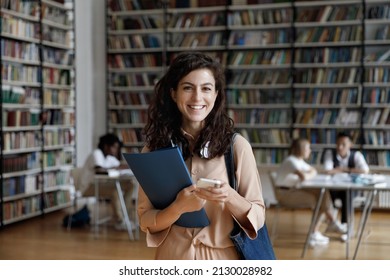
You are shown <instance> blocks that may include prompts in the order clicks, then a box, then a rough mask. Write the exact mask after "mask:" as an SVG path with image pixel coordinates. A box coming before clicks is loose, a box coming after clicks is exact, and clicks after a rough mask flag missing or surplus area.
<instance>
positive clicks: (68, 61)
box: [43, 47, 74, 66]
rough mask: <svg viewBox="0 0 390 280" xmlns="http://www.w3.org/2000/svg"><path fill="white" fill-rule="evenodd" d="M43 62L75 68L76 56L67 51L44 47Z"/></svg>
mask: <svg viewBox="0 0 390 280" xmlns="http://www.w3.org/2000/svg"><path fill="white" fill-rule="evenodd" d="M43 61H44V62H45V63H52V64H59V65H69V66H73V64H74V55H73V54H72V53H70V52H69V51H66V50H61V49H53V48H47V47H44V48H43Z"/></svg>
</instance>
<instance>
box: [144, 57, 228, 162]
mask: <svg viewBox="0 0 390 280" xmlns="http://www.w3.org/2000/svg"><path fill="white" fill-rule="evenodd" d="M198 69H208V70H210V71H211V72H212V73H213V76H214V79H215V89H216V91H217V92H218V94H217V98H216V100H215V104H214V108H213V109H212V111H211V112H210V114H209V115H208V116H207V117H206V119H205V126H204V128H203V129H202V131H201V133H200V135H199V138H198V140H197V142H196V145H195V148H194V151H193V152H194V153H196V154H198V155H200V151H201V149H202V148H204V147H205V145H206V143H207V142H209V141H210V143H209V146H208V158H209V159H211V158H215V157H218V156H222V155H223V154H224V153H225V152H226V151H227V149H228V147H229V145H230V141H231V138H232V134H233V132H234V129H233V120H232V119H231V118H229V116H228V115H227V113H226V110H225V102H226V95H225V73H224V69H223V67H222V66H221V64H220V63H219V62H218V61H216V60H214V59H213V58H211V57H210V56H208V55H206V54H203V53H200V52H185V53H181V54H179V55H178V56H177V57H176V58H175V59H174V60H173V61H172V63H171V65H170V67H169V69H168V71H167V72H166V74H165V75H164V76H163V77H162V78H161V79H160V80H159V81H158V82H157V84H156V86H155V89H154V97H153V100H152V101H151V104H150V106H149V109H148V122H147V124H146V126H145V128H144V131H143V132H144V134H145V136H146V145H147V146H148V148H149V149H150V150H152V151H153V150H156V149H159V148H163V147H167V146H170V144H171V140H172V141H173V142H174V143H175V144H177V145H180V146H181V147H182V152H183V157H184V158H185V159H186V158H188V157H189V156H190V150H189V143H188V141H187V139H186V138H185V137H184V136H183V134H182V132H181V120H182V115H181V112H180V111H179V109H178V108H177V105H176V103H175V102H174V101H173V99H172V97H171V89H174V90H177V87H178V84H179V81H180V80H181V79H182V78H183V77H185V76H186V75H188V74H189V73H190V72H192V71H194V70H198Z"/></svg>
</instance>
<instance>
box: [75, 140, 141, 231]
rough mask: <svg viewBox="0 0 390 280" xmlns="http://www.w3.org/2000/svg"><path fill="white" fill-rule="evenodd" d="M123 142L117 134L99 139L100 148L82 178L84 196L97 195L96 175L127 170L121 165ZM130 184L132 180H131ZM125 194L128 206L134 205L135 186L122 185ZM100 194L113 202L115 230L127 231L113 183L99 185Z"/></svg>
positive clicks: (88, 159)
mask: <svg viewBox="0 0 390 280" xmlns="http://www.w3.org/2000/svg"><path fill="white" fill-rule="evenodd" d="M120 147H121V141H120V140H119V138H118V137H117V136H116V135H115V134H111V133H107V134H105V135H103V136H101V137H100V138H99V143H98V148H97V149H95V150H94V151H93V152H92V153H91V154H90V155H89V156H88V158H87V159H86V161H85V163H84V166H83V170H82V174H81V178H80V190H81V192H82V194H83V195H84V196H92V195H94V194H95V192H94V191H95V189H94V176H95V174H107V172H108V169H127V168H128V166H127V164H121V162H120V161H119V158H120ZM129 182H130V180H129ZM121 185H122V189H123V192H124V198H125V201H126V205H130V203H132V191H133V187H134V184H131V183H129V184H121ZM99 186H100V187H99V194H101V195H102V196H107V197H108V198H110V200H111V205H112V207H113V214H114V218H115V220H116V224H115V228H116V229H118V230H126V224H125V223H124V220H123V213H122V209H121V205H120V201H119V198H118V193H117V191H116V188H115V184H114V183H113V182H109V183H105V184H104V183H101V184H99Z"/></svg>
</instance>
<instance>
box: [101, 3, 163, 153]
mask: <svg viewBox="0 0 390 280" xmlns="http://www.w3.org/2000/svg"><path fill="white" fill-rule="evenodd" d="M106 5H107V25H106V27H107V92H108V100H107V105H108V108H107V111H108V116H107V118H108V120H109V121H108V128H107V129H108V131H110V132H114V133H116V134H117V135H118V137H120V139H121V141H122V142H123V144H124V150H126V151H139V149H140V148H141V147H142V146H143V137H142V135H141V130H142V128H143V125H144V123H145V122H146V112H147V108H148V104H149V100H150V98H151V94H152V93H153V85H154V82H155V80H156V79H158V78H159V77H160V76H161V75H162V73H163V71H164V66H165V64H166V63H165V56H166V54H165V53H166V50H165V33H166V30H165V29H166V28H165V26H164V22H165V16H166V14H165V13H164V10H163V8H162V7H163V6H162V5H163V3H162V2H160V1H124V0H107V1H106Z"/></svg>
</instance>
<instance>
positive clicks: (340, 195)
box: [323, 132, 370, 224]
mask: <svg viewBox="0 0 390 280" xmlns="http://www.w3.org/2000/svg"><path fill="white" fill-rule="evenodd" d="M351 147H352V138H351V136H350V135H349V134H348V133H345V132H340V133H339V134H337V137H336V149H334V150H327V151H326V152H325V153H324V160H323V165H324V170H325V172H326V173H327V174H331V175H334V174H339V173H354V174H367V173H369V172H370V168H369V167H368V164H367V162H366V160H365V158H364V156H363V154H362V153H361V152H359V151H352V150H351ZM330 195H331V197H332V200H333V204H334V205H335V203H336V200H338V199H339V200H340V201H341V222H342V223H344V224H346V223H347V215H348V212H347V211H348V209H347V195H346V191H334V190H331V191H330ZM355 196H356V192H353V194H352V195H351V198H350V199H351V200H350V206H351V209H350V210H351V211H352V207H353V204H352V200H353V198H354V197H355Z"/></svg>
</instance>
